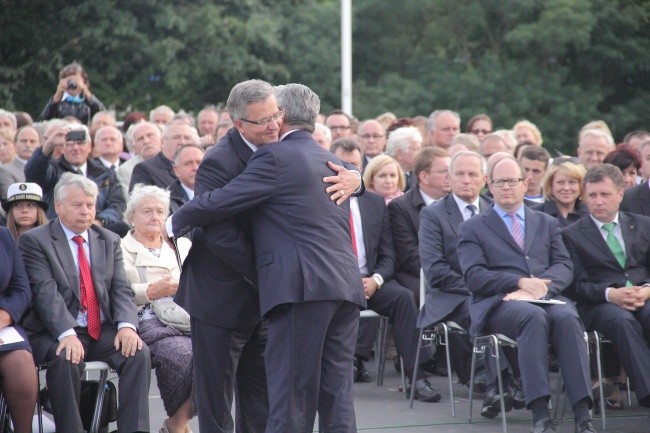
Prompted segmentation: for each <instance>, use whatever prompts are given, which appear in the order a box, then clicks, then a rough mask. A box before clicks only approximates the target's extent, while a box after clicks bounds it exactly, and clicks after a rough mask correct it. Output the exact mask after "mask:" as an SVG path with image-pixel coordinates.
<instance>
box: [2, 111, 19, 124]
mask: <svg viewBox="0 0 650 433" xmlns="http://www.w3.org/2000/svg"><path fill="white" fill-rule="evenodd" d="M0 117H8V118H9V119H10V120H11V123H13V125H14V129H18V121H17V120H16V115H15V114H14V113H12V112H11V111H7V110H4V109H2V108H0Z"/></svg>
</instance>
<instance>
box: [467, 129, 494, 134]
mask: <svg viewBox="0 0 650 433" xmlns="http://www.w3.org/2000/svg"><path fill="white" fill-rule="evenodd" d="M469 132H471V133H472V134H474V135H478V134H483V135H487V134H489V133H490V132H492V131H490V130H487V129H472V130H471V131H469Z"/></svg>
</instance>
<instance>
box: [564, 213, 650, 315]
mask: <svg viewBox="0 0 650 433" xmlns="http://www.w3.org/2000/svg"><path fill="white" fill-rule="evenodd" d="M618 215H619V223H620V227H621V232H622V234H623V240H624V242H625V256H626V263H625V269H623V268H622V267H621V265H619V263H618V261H617V260H616V258H615V257H614V254H613V253H612V251H611V250H610V249H609V247H608V246H607V242H605V239H603V236H602V235H601V233H600V229H599V228H598V227H596V224H594V222H593V220H592V219H591V218H589V217H585V218H583V219H581V220H580V221H578V222H577V223H575V224H572V225H570V226H569V227H567V228H565V229H564V230H563V231H562V237H563V238H564V243H565V245H566V247H567V249H568V250H569V254H570V255H571V259H572V260H573V266H574V276H575V278H574V284H573V286H572V288H571V289H572V290H570V291H567V296H569V297H570V298H572V299H574V300H575V301H577V302H578V304H602V303H605V302H607V300H606V299H605V290H606V289H607V287H625V283H626V282H627V281H628V280H630V281H631V282H632V283H633V284H636V285H642V284H645V283H649V282H650V218H649V217H645V216H643V215H636V214H631V213H626V212H619V214H618Z"/></svg>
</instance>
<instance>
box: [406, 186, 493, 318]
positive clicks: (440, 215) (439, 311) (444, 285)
mask: <svg viewBox="0 0 650 433" xmlns="http://www.w3.org/2000/svg"><path fill="white" fill-rule="evenodd" d="M491 204H492V200H490V199H488V198H487V197H483V196H481V197H480V198H479V212H486V211H487V210H490V209H491V208H492V206H491ZM463 221H464V220H463V216H462V215H461V213H460V210H459V209H458V205H457V204H456V201H455V200H454V197H453V195H452V194H449V195H448V196H447V197H445V198H443V199H442V200H440V201H437V202H435V203H432V204H431V205H430V206H427V207H425V208H424V209H422V212H420V256H421V257H422V269H423V270H424V275H425V277H426V278H427V282H428V285H429V287H428V290H427V295H426V301H425V309H424V313H423V314H422V313H421V315H420V318H419V320H418V322H419V323H418V325H422V326H429V325H432V324H434V323H438V322H441V321H443V320H445V318H446V317H447V316H448V315H449V314H451V313H452V312H453V311H454V309H455V308H456V307H458V305H460V304H461V303H463V302H465V301H466V300H467V299H468V297H469V293H470V292H469V289H468V288H467V284H465V279H464V278H463V271H462V269H461V267H460V263H459V262H458V254H457V252H456V245H457V243H458V226H459V225H460V224H461V223H462V222H463Z"/></svg>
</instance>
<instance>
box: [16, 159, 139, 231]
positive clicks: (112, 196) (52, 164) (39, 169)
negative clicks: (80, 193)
mask: <svg viewBox="0 0 650 433" xmlns="http://www.w3.org/2000/svg"><path fill="white" fill-rule="evenodd" d="M68 172H69V173H77V174H80V173H79V172H78V171H77V169H76V168H74V167H73V166H71V165H70V163H68V161H66V159H65V158H64V157H61V158H59V159H52V158H51V156H50V157H47V156H45V155H43V151H42V147H38V148H37V149H36V150H35V151H34V153H33V154H32V156H31V158H29V161H27V164H26V165H25V179H26V181H27V182H35V183H37V184H39V185H40V186H41V188H43V200H44V201H46V202H47V203H48V204H49V208H48V211H47V217H48V218H49V219H54V218H56V212H55V210H54V186H55V185H56V183H57V182H58V181H59V179H61V176H62V175H63V173H68ZM86 177H87V178H88V179H90V180H92V181H93V182H95V183H96V184H97V187H98V188H99V195H98V196H97V204H96V210H97V216H96V218H97V219H102V220H104V221H105V225H106V224H108V225H110V224H116V223H121V222H122V217H123V216H124V211H125V210H126V201H125V199H124V195H123V194H122V189H121V188H120V185H119V183H118V182H117V177H116V176H115V173H114V172H113V170H111V169H108V168H106V167H104V166H103V165H102V163H101V162H97V161H95V160H92V159H88V161H87V168H86Z"/></svg>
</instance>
